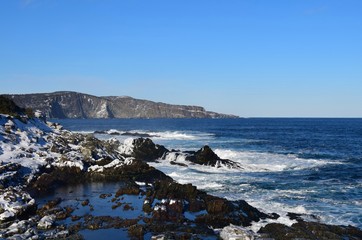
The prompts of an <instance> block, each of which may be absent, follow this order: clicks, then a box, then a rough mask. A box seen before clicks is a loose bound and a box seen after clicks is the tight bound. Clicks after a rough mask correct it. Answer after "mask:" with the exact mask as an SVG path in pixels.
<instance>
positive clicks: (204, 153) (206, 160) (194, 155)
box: [186, 146, 242, 168]
mask: <svg viewBox="0 0 362 240" xmlns="http://www.w3.org/2000/svg"><path fill="white" fill-rule="evenodd" d="M187 153H188V154H189V155H188V156H187V157H186V160H187V161H190V162H193V163H196V164H200V165H208V166H213V167H221V166H222V165H223V166H226V167H230V168H242V167H241V166H240V165H239V164H238V163H236V162H234V161H231V160H228V159H221V158H220V157H219V156H218V155H216V154H215V153H214V152H213V151H212V149H211V148H210V147H209V146H204V147H203V148H201V149H200V150H198V151H197V152H190V151H189V152H187Z"/></svg>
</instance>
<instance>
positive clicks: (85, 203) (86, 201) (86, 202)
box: [81, 199, 89, 207]
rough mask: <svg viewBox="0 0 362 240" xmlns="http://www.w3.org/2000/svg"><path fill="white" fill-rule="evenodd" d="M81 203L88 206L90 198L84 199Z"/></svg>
mask: <svg viewBox="0 0 362 240" xmlns="http://www.w3.org/2000/svg"><path fill="white" fill-rule="evenodd" d="M81 204H82V206H83V207H85V206H88V205H89V199H86V200H84V201H83V202H82V203H81Z"/></svg>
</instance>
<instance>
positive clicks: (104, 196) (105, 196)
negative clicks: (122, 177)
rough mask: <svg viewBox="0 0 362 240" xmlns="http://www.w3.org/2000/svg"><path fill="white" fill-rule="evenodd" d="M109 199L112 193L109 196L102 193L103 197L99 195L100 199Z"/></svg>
mask: <svg viewBox="0 0 362 240" xmlns="http://www.w3.org/2000/svg"><path fill="white" fill-rule="evenodd" d="M107 197H112V194H111V193H108V194H106V193H102V194H101V195H99V198H102V199H105V198H107Z"/></svg>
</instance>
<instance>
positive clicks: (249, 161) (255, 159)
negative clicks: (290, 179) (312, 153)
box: [214, 149, 341, 172]
mask: <svg viewBox="0 0 362 240" xmlns="http://www.w3.org/2000/svg"><path fill="white" fill-rule="evenodd" d="M214 152H215V153H216V154H217V155H218V156H219V157H220V158H223V159H230V160H233V161H236V162H238V163H240V164H241V165H242V166H243V167H244V169H245V171H248V172H266V171H268V172H270V171H275V172H279V171H287V170H302V169H308V168H314V167H318V166H322V165H326V164H341V163H340V162H336V161H328V160H320V159H303V158H298V157H297V156H296V155H294V154H287V155H285V154H277V153H263V152H252V151H234V150H229V149H215V151H214Z"/></svg>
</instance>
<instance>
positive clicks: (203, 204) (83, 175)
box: [0, 115, 362, 239]
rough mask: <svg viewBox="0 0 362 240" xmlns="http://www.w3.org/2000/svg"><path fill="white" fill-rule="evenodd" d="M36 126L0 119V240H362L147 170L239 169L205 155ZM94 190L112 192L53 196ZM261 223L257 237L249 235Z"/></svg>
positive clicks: (349, 230)
mask: <svg viewBox="0 0 362 240" xmlns="http://www.w3.org/2000/svg"><path fill="white" fill-rule="evenodd" d="M37 117H40V118H37ZM37 117H34V118H29V117H26V116H23V117H19V116H18V117H15V116H12V115H0V238H4V239H83V238H87V236H86V235H84V233H85V231H92V232H94V233H97V232H99V231H103V230H110V229H118V230H122V231H124V233H125V236H126V237H127V238H129V239H362V231H361V229H358V228H355V227H352V226H333V225H326V224H323V223H320V222H318V221H317V220H316V221H313V222H307V221H305V220H303V218H301V217H300V216H299V215H298V214H293V213H290V214H289V217H290V219H292V220H293V221H294V224H292V225H290V226H287V225H283V224H282V223H280V222H278V218H279V215H278V213H264V212H261V211H259V210H258V209H256V208H254V207H253V206H251V205H249V204H248V203H247V202H245V201H243V200H238V201H229V200H227V199H224V198H220V197H216V196H212V195H209V194H208V193H207V192H204V191H201V190H198V189H197V188H196V187H195V186H193V185H191V184H179V183H177V182H175V181H174V180H173V179H172V178H171V177H169V176H167V175H165V174H164V173H163V172H161V171H159V170H157V169H155V168H154V167H151V166H150V165H149V164H148V163H149V162H153V161H171V162H172V164H175V165H181V166H183V167H184V166H187V165H190V164H201V165H207V166H209V167H212V168H235V169H242V168H243V166H241V165H240V164H239V163H236V162H233V161H231V160H227V159H221V158H219V157H218V156H217V155H216V154H215V153H214V152H213V151H212V149H211V148H210V147H208V146H200V147H201V148H200V150H198V151H190V152H182V151H178V150H169V149H166V148H165V147H164V146H161V145H157V144H155V143H154V142H153V141H152V140H150V139H149V138H145V137H147V136H144V137H140V138H135V139H129V140H127V141H125V142H119V141H117V140H115V139H111V140H99V139H97V138H95V137H94V135H93V134H80V133H73V132H70V131H68V130H65V129H63V128H62V126H60V125H59V124H57V123H50V122H46V121H45V119H44V118H42V117H41V116H40V115H38V116H37ZM179 156H183V157H182V161H181V160H180V159H181V158H180V157H179ZM96 183H102V184H105V185H107V184H111V185H112V184H113V185H112V186H116V187H115V188H112V189H109V188H100V191H101V192H98V193H97V195H94V194H93V195H92V193H89V194H88V195H87V194H85V195H83V196H82V197H77V198H74V199H69V196H71V195H72V191H73V190H72V191H69V192H68V194H69V196H68V197H67V195H66V194H64V195H62V196H55V195H54V192H56V191H57V189H59V188H64V187H70V188H72V186H89V185H91V184H96ZM74 188H76V187H74ZM44 196H48V198H44ZM49 196H50V197H49ZM52 196H54V197H52ZM39 199H43V200H44V199H47V200H46V201H40V200H39ZM263 222H264V223H265V224H261V228H260V229H259V230H258V231H252V230H251V229H250V228H249V226H251V225H252V224H253V223H263ZM115 238H117V237H115Z"/></svg>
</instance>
